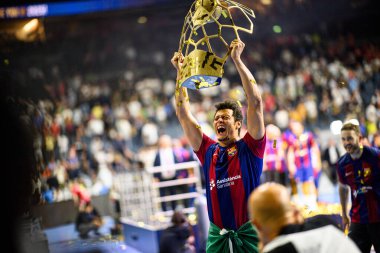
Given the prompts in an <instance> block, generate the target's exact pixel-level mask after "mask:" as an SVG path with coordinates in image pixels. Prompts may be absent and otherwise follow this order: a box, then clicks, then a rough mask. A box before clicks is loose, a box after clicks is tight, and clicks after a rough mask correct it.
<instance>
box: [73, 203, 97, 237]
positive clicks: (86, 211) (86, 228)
mask: <svg viewBox="0 0 380 253" xmlns="http://www.w3.org/2000/svg"><path fill="white" fill-rule="evenodd" d="M80 208H83V210H80V211H79V213H78V215H77V218H76V220H75V229H76V230H77V231H78V232H79V237H80V238H81V239H87V238H88V237H89V233H90V232H91V231H93V232H94V234H95V235H97V236H99V235H101V234H100V233H99V231H98V230H99V228H100V227H101V226H102V225H103V220H102V217H101V216H100V214H99V212H98V210H97V209H96V208H95V207H94V206H93V205H92V204H91V202H88V203H86V204H85V205H84V207H80Z"/></svg>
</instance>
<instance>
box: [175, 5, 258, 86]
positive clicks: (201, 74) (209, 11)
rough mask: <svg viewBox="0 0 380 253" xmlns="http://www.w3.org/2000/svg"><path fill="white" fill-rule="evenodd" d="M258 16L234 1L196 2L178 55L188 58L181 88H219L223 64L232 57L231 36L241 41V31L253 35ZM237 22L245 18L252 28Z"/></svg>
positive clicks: (190, 12) (187, 18) (182, 36)
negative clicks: (253, 19) (254, 21)
mask: <svg viewBox="0 0 380 253" xmlns="http://www.w3.org/2000/svg"><path fill="white" fill-rule="evenodd" d="M254 17H255V14H254V12H253V11H252V10H251V9H249V8H247V7H246V6H244V5H241V4H239V3H237V2H234V1H229V0H196V1H194V3H193V4H192V6H191V8H190V10H189V12H188V14H187V15H186V17H185V22H184V25H183V28H182V33H181V39H180V43H179V50H178V52H180V53H182V55H183V56H184V61H183V67H182V70H181V73H180V75H181V79H180V80H179V83H180V85H181V86H184V87H187V88H190V89H202V88H208V87H213V86H217V85H219V84H220V82H221V80H222V76H223V65H224V63H225V62H226V60H227V58H228V56H229V55H230V43H231V41H232V40H231V41H228V40H227V37H228V38H231V36H232V37H234V39H238V40H240V38H239V33H238V32H239V31H243V32H247V33H252V32H253V23H252V21H251V18H254ZM236 19H245V20H246V21H247V23H248V27H247V28H244V27H242V26H237V25H236V24H235V20H236ZM223 36H225V38H223ZM226 40H227V41H226Z"/></svg>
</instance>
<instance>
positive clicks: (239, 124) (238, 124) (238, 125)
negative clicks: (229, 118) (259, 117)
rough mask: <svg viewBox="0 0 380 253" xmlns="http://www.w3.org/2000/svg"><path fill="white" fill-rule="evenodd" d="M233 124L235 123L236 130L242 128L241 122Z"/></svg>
mask: <svg viewBox="0 0 380 253" xmlns="http://www.w3.org/2000/svg"><path fill="white" fill-rule="evenodd" d="M235 123H236V124H235V126H236V130H237V129H239V128H241V126H242V122H241V121H236V122H235Z"/></svg>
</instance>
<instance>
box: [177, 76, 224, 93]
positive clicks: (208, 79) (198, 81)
mask: <svg viewBox="0 0 380 253" xmlns="http://www.w3.org/2000/svg"><path fill="white" fill-rule="evenodd" d="M221 81H222V78H221V77H218V76H206V75H196V76H191V77H189V78H187V79H186V80H185V81H184V82H183V83H182V84H181V86H183V87H186V88H189V89H192V90H200V89H205V88H210V87H214V86H218V85H220V82H221Z"/></svg>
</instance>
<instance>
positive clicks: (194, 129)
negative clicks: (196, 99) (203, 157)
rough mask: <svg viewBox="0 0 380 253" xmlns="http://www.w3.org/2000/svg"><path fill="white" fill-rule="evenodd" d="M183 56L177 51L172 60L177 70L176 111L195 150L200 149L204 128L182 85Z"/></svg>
mask: <svg viewBox="0 0 380 253" xmlns="http://www.w3.org/2000/svg"><path fill="white" fill-rule="evenodd" d="M182 61H183V56H182V54H180V53H178V52H176V53H174V56H173V58H172V59H171V62H172V64H173V66H174V67H175V68H176V70H177V79H176V88H175V111H176V114H177V117H178V120H179V123H180V124H181V126H182V129H183V131H184V133H185V135H186V137H187V139H188V140H189V143H190V145H191V146H192V148H193V149H194V151H198V150H199V148H200V146H201V144H202V134H203V133H202V129H201V127H200V125H199V124H198V122H197V120H196V119H195V117H194V116H193V114H192V113H191V111H190V101H189V96H188V94H187V88H185V87H180V85H179V80H180V76H179V75H180V69H181V66H182Z"/></svg>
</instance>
